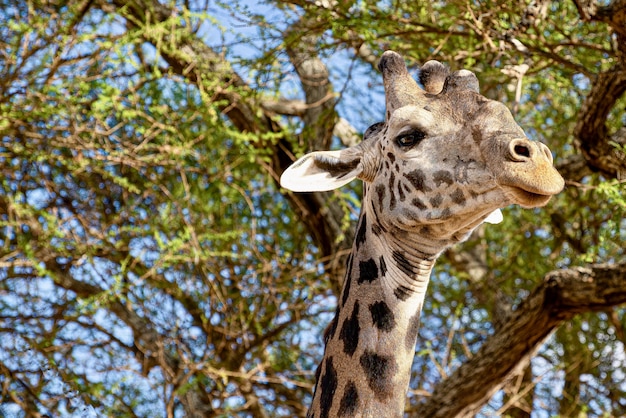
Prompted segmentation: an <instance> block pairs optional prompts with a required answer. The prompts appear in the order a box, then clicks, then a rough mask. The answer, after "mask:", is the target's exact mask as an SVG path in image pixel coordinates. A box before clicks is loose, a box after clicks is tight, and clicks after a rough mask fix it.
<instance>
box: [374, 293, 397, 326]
mask: <svg viewBox="0 0 626 418" xmlns="http://www.w3.org/2000/svg"><path fill="white" fill-rule="evenodd" d="M369 309H370V314H371V315H372V322H373V323H374V325H375V326H376V328H378V329H379V330H381V331H385V332H389V331H391V330H392V329H393V327H394V326H395V325H396V319H395V318H394V316H393V312H392V311H391V309H389V306H388V305H387V304H386V303H385V302H383V301H379V302H374V303H372V304H371V305H370V306H369Z"/></svg>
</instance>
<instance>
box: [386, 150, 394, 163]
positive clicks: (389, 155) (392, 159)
mask: <svg viewBox="0 0 626 418" xmlns="http://www.w3.org/2000/svg"><path fill="white" fill-rule="evenodd" d="M387 157H388V158H389V161H391V162H392V163H393V162H395V161H396V156H395V155H393V152H388V153H387Z"/></svg>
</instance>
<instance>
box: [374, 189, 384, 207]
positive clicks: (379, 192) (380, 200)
mask: <svg viewBox="0 0 626 418" xmlns="http://www.w3.org/2000/svg"><path fill="white" fill-rule="evenodd" d="M376 195H377V196H378V206H379V207H381V208H382V207H383V201H384V200H385V186H383V185H382V184H379V185H378V186H376Z"/></svg>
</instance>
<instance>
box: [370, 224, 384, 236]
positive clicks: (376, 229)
mask: <svg viewBox="0 0 626 418" xmlns="http://www.w3.org/2000/svg"><path fill="white" fill-rule="evenodd" d="M372 233H373V234H374V235H380V234H382V233H383V229H382V228H381V227H380V225H377V224H374V225H372Z"/></svg>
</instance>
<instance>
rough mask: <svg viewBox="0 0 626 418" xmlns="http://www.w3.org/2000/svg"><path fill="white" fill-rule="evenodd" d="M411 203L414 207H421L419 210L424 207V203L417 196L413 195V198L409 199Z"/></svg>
mask: <svg viewBox="0 0 626 418" xmlns="http://www.w3.org/2000/svg"><path fill="white" fill-rule="evenodd" d="M411 204H412V205H413V206H415V207H416V208H418V209H421V210H425V209H426V205H425V204H424V202H422V201H421V200H420V199H418V198H417V197H415V198H413V200H411Z"/></svg>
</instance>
